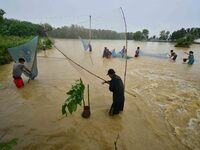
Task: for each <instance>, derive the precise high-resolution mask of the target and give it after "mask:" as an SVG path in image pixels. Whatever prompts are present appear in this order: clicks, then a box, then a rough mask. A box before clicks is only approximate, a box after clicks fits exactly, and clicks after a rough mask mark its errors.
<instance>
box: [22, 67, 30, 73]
mask: <svg viewBox="0 0 200 150" xmlns="http://www.w3.org/2000/svg"><path fill="white" fill-rule="evenodd" d="M23 71H25V72H27V73H29V74H31V70H30V69H28V68H27V67H25V66H24V67H23Z"/></svg>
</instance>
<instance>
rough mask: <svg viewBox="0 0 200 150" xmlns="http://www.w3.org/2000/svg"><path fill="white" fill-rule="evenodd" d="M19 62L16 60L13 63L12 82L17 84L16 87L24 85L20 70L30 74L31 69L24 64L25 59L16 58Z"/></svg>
mask: <svg viewBox="0 0 200 150" xmlns="http://www.w3.org/2000/svg"><path fill="white" fill-rule="evenodd" d="M18 61H19V62H16V63H15V64H14V65H13V72H12V75H13V79H14V80H13V82H14V83H15V85H16V86H17V88H21V87H22V86H24V83H23V80H22V77H21V75H22V72H23V71H25V72H27V73H29V74H31V71H30V70H29V69H28V68H27V67H26V66H25V65H24V62H25V59H24V58H19V60H18Z"/></svg>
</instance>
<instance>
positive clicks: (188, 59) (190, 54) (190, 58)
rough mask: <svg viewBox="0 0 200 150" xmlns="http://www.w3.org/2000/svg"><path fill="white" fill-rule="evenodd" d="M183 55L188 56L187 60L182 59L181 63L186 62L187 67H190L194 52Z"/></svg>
mask: <svg viewBox="0 0 200 150" xmlns="http://www.w3.org/2000/svg"><path fill="white" fill-rule="evenodd" d="M185 54H187V55H188V58H184V59H183V62H186V61H188V62H187V64H188V65H192V64H193V63H194V52H193V51H189V53H187V52H185Z"/></svg>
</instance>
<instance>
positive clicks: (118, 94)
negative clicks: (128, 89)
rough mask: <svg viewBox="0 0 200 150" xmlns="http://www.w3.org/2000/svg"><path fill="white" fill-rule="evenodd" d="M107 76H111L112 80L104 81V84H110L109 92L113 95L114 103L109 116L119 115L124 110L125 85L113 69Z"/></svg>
mask: <svg viewBox="0 0 200 150" xmlns="http://www.w3.org/2000/svg"><path fill="white" fill-rule="evenodd" d="M107 75H109V77H110V78H111V80H110V81H104V82H103V84H104V83H107V84H109V90H110V91H111V92H112V93H113V103H112V105H111V108H110V111H109V115H110V116H113V115H117V114H119V112H120V111H123V109H124V99H125V98H124V84H123V82H122V80H121V78H120V77H119V76H118V75H116V74H115V71H114V70H113V69H109V70H108V73H107Z"/></svg>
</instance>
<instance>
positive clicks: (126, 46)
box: [120, 7, 128, 90]
mask: <svg viewBox="0 0 200 150" xmlns="http://www.w3.org/2000/svg"><path fill="white" fill-rule="evenodd" d="M120 10H121V12H122V16H123V19H124V25H125V40H126V45H125V59H126V61H125V70H124V90H125V85H126V72H127V50H128V41H127V25H126V18H125V15H124V11H123V9H122V7H120Z"/></svg>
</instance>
